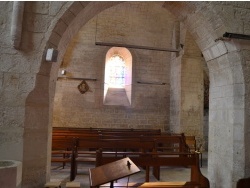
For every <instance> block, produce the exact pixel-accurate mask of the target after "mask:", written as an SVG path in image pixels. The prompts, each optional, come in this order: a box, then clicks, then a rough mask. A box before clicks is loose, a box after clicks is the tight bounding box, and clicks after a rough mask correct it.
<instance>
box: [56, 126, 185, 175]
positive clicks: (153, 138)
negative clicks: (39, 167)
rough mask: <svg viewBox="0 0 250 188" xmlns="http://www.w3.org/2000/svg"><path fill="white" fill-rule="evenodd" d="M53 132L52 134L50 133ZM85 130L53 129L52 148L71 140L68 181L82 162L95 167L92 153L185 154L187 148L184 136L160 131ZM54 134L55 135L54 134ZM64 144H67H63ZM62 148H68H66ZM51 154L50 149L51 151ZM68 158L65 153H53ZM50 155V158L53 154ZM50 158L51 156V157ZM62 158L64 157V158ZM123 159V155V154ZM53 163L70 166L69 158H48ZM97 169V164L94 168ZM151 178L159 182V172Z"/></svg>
mask: <svg viewBox="0 0 250 188" xmlns="http://www.w3.org/2000/svg"><path fill="white" fill-rule="evenodd" d="M54 131H55V132H54ZM101 131H102V133H104V134H100V130H99V129H88V128H56V129H53V137H52V147H53V146H54V145H63V143H64V142H63V141H61V143H60V144H58V141H59V140H64V139H65V140H68V141H65V144H66V145H67V144H69V140H74V143H73V145H74V149H73V150H74V153H72V154H71V155H70V156H74V158H72V160H73V161H72V160H71V176H72V178H71V180H73V179H74V177H75V175H76V174H77V164H78V163H83V162H88V163H89V162H92V163H93V164H95V163H96V152H95V151H96V150H98V149H99V148H102V149H103V150H105V151H115V152H116V153H117V152H125V151H130V152H131V151H132V152H136V151H138V152H139V151H140V152H141V151H144V152H148V151H153V150H154V151H162V152H163V151H164V152H165V151H169V152H186V151H187V145H186V143H185V136H184V134H159V133H161V132H160V130H155V129H153V130H152V129H146V130H136V129H122V130H120V129H114V130H113V129H110V130H109V129H107V130H106V129H101ZM54 133H55V134H54ZM67 142H68V143H67ZM66 145H65V146H64V149H65V148H68V147H69V146H66ZM53 150H54V149H53ZM53 152H54V154H55V152H58V153H64V154H68V152H69V151H67V150H66V151H65V150H63V151H61V150H59V151H58V150H57V151H53ZM53 152H52V154H53ZM54 154H53V155H54ZM64 156H65V155H64ZM124 156H126V154H124ZM52 161H54V162H63V167H64V165H65V163H66V162H70V160H69V158H65V157H63V158H62V157H61V158H60V159H56V158H54V157H53V158H52ZM96 165H98V164H96ZM154 175H155V177H156V178H157V179H159V178H160V168H159V166H158V167H155V168H154Z"/></svg>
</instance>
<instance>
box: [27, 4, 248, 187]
mask: <svg viewBox="0 0 250 188" xmlns="http://www.w3.org/2000/svg"><path fill="white" fill-rule="evenodd" d="M116 4H118V3H117V2H87V3H86V5H85V6H81V7H78V14H77V15H76V16H75V18H74V19H72V20H71V21H70V23H69V24H68V26H65V27H63V29H62V27H60V26H62V24H63V23H62V19H63V18H64V16H65V15H66V14H67V13H68V12H67V11H69V10H70V9H71V8H72V7H77V6H78V5H79V2H74V3H72V5H71V6H70V7H69V8H68V9H66V10H65V13H64V14H63V15H62V16H61V17H60V18H58V19H57V21H56V23H55V24H54V26H55V27H54V29H53V30H52V32H49V33H47V35H49V36H50V37H49V40H48V41H47V45H46V47H47V48H49V47H54V48H56V49H58V51H59V56H58V62H60V60H61V59H62V57H63V55H64V53H65V50H66V48H67V45H68V43H69V42H70V40H71V39H72V37H73V36H74V35H75V34H76V33H77V32H78V31H79V30H80V28H81V27H82V26H83V25H84V24H85V23H87V21H88V20H89V19H91V18H92V17H93V16H95V15H97V14H98V13H99V12H101V11H102V10H105V9H107V8H109V7H112V6H115V5H116ZM163 7H164V8H166V9H168V10H169V11H171V12H172V13H173V15H175V16H176V17H177V18H178V19H179V20H180V21H182V22H184V23H185V25H186V27H187V29H188V31H189V32H190V33H191V35H192V36H193V38H194V39H195V41H196V42H197V44H198V46H199V48H200V49H201V51H202V53H203V55H204V57H205V59H206V61H207V64H208V67H209V74H210V81H211V82H210V84H211V85H210V119H209V126H210V133H209V137H210V139H209V140H210V143H209V171H208V174H209V180H210V182H211V187H225V188H226V187H227V188H228V187H233V186H235V183H236V181H237V179H239V178H240V177H244V176H246V175H250V170H249V169H250V161H246V159H245V154H246V151H245V149H244V148H245V147H246V146H245V144H244V143H246V141H247V140H246V139H247V138H245V136H246V135H245V134H244V130H247V128H246V127H245V126H246V125H245V124H246V123H245V122H246V120H247V119H248V118H247V117H246V115H245V113H246V112H247V110H245V103H246V102H247V101H246V98H245V93H246V91H245V87H246V85H245V81H244V76H243V75H244V73H247V72H246V71H245V72H243V68H242V63H243V62H245V59H244V56H243V55H244V54H243V55H242V53H241V52H240V51H239V50H240V48H237V47H236V45H235V44H233V45H232V43H230V42H224V41H219V42H215V39H217V38H219V37H220V36H221V35H222V33H223V32H225V31H227V29H228V30H229V29H231V28H230V26H227V25H225V21H224V20H223V15H221V14H219V10H218V11H217V12H216V9H214V8H215V7H214V5H213V4H212V3H207V2H195V3H193V2H166V3H164V5H163ZM205 7H206V8H207V9H205ZM215 12H216V13H215ZM217 13H218V14H217ZM193 20H196V21H193ZM214 20H217V22H216V21H214ZM218 25H219V26H218ZM218 27H220V28H221V29H220V30H219V29H218V30H216V29H215V28H218ZM58 30H60V33H61V36H58V34H57V33H58V32H59V31H58ZM55 35H57V37H55ZM55 38H57V40H55ZM236 42H237V41H236ZM58 70H59V63H55V64H49V65H48V64H47V63H44V62H43V60H42V63H41V67H40V72H39V73H38V74H37V77H36V84H35V89H34V90H33V91H32V92H31V93H30V95H29V96H28V98H27V100H26V114H25V123H24V124H25V126H27V125H28V124H29V122H30V121H32V120H31V119H30V118H29V117H30V116H32V115H33V114H35V113H36V112H38V114H39V115H36V117H37V118H38V119H37V121H41V126H43V128H41V129H44V138H43V140H45V141H46V143H47V144H46V147H44V148H42V151H40V152H42V153H43V154H44V155H47V157H45V158H44V159H45V160H44V161H43V165H41V166H40V167H39V168H38V167H37V169H35V171H37V172H38V171H39V172H43V173H46V174H47V178H49V166H50V156H49V153H50V152H49V150H50V145H51V142H50V140H51V118H52V115H51V113H52V106H53V105H52V104H53V102H52V101H53V97H54V93H55V80H56V78H57V72H58ZM41 73H46V74H47V76H44V75H43V74H41ZM41 86H42V87H41ZM247 88H249V87H247ZM220 91H223V92H220ZM41 92H42V94H43V97H42V100H41V101H39V103H40V104H42V108H37V106H36V103H37V97H39V96H41ZM247 92H248V91H247ZM248 100H249V99H248ZM236 115H237V116H239V117H242V118H241V119H238V118H237V117H236ZM47 125H48V126H49V128H48V127H47ZM47 129H48V130H47ZM248 129H249V128H248ZM25 132H26V130H25ZM48 133H49V134H48ZM218 133H221V135H220V134H218ZM239 136H240V137H239ZM30 140H32V135H28V136H27V137H25V133H24V153H25V151H29V150H30V151H32V153H34V154H32V155H29V156H26V155H25V154H24V156H23V157H24V170H23V172H24V176H23V180H24V181H23V184H24V185H28V182H29V181H33V180H35V181H38V184H39V183H40V184H43V183H44V181H45V180H43V179H41V178H40V175H41V174H40V173H36V174H35V175H34V176H33V177H32V178H30V177H28V175H27V177H26V174H28V171H29V168H30V166H28V162H30V161H34V162H35V160H36V154H35V153H36V151H35V149H34V148H30V146H29V147H26V145H25V142H29V141H30ZM228 143H231V144H230V146H228ZM242 145H243V146H244V147H242ZM38 149H41V148H38ZM222 149H223V151H225V152H224V153H222V152H221V151H222ZM247 149H248V150H249V149H250V148H246V150H247ZM29 153H30V152H29ZM26 159H27V161H26ZM225 159H226V160H225ZM248 160H249V159H248ZM31 164H32V163H31ZM228 164H229V165H228ZM246 164H248V166H247V165H246ZM221 165H222V166H223V167H224V168H220V166H221ZM246 172H248V173H246ZM24 187H28V186H24Z"/></svg>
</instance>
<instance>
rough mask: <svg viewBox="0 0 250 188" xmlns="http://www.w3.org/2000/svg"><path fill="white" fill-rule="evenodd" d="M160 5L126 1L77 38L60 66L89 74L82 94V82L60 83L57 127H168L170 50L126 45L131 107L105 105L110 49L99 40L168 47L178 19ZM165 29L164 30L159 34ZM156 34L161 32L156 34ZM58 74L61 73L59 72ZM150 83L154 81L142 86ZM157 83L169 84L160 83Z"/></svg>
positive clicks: (81, 74)
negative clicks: (105, 80)
mask: <svg viewBox="0 0 250 188" xmlns="http://www.w3.org/2000/svg"><path fill="white" fill-rule="evenodd" d="M160 5H161V3H143V2H142V3H137V2H131V3H130V2H127V3H124V4H122V5H118V6H115V7H113V8H110V9H108V10H106V11H104V12H102V13H101V14H99V15H98V16H96V17H94V18H93V19H91V20H90V21H89V22H88V23H87V24H86V25H85V26H84V27H83V28H82V29H81V30H80V31H79V33H78V34H77V35H76V36H75V37H74V39H73V40H72V42H71V43H70V45H69V47H68V49H67V52H66V54H65V56H64V58H63V61H62V64H61V68H60V70H62V69H64V70H66V77H76V78H87V79H88V78H91V79H97V81H90V80H89V81H88V80H86V81H87V83H88V85H89V87H90V92H87V93H85V94H80V93H79V91H78V89H77V86H78V85H79V83H80V82H81V81H79V80H64V79H60V80H58V81H57V86H56V94H55V103H54V113H53V126H57V127H58V126H65V127H114V128H131V127H132V128H157V129H162V130H164V131H168V129H169V96H170V93H169V86H170V81H169V75H170V52H161V51H152V50H141V49H128V50H129V51H130V53H131V54H132V66H133V67H132V97H131V98H132V100H131V101H132V103H131V106H129V107H125V106H110V105H109V106H107V105H104V104H103V95H104V69H105V57H106V53H107V52H108V50H109V49H110V48H111V47H106V46H97V45H95V42H106V43H118V44H121V43H122V44H128V45H138V46H148V47H156V48H170V47H171V35H169V33H172V30H173V23H174V21H175V20H174V18H173V17H172V16H171V14H169V13H168V12H167V11H165V10H163V9H161V8H160ZM162 30H164V31H166V33H161V31H162ZM156 33H157V34H156ZM58 76H62V75H60V71H59V73H58ZM138 82H149V83H153V84H140V83H138ZM158 83H166V84H165V85H159V84H158Z"/></svg>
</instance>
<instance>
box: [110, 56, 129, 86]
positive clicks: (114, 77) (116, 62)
mask: <svg viewBox="0 0 250 188" xmlns="http://www.w3.org/2000/svg"><path fill="white" fill-rule="evenodd" d="M124 85H125V62H124V60H123V58H122V57H121V56H119V55H114V56H112V57H111V58H110V59H109V86H110V87H115V88H118V87H124Z"/></svg>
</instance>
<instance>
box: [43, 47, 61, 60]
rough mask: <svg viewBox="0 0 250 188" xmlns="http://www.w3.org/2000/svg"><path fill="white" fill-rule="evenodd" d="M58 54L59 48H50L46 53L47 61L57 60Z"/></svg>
mask: <svg viewBox="0 0 250 188" xmlns="http://www.w3.org/2000/svg"><path fill="white" fill-rule="evenodd" d="M57 56H58V50H55V49H53V48H49V49H48V50H47V53H46V61H50V62H56V61H57Z"/></svg>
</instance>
